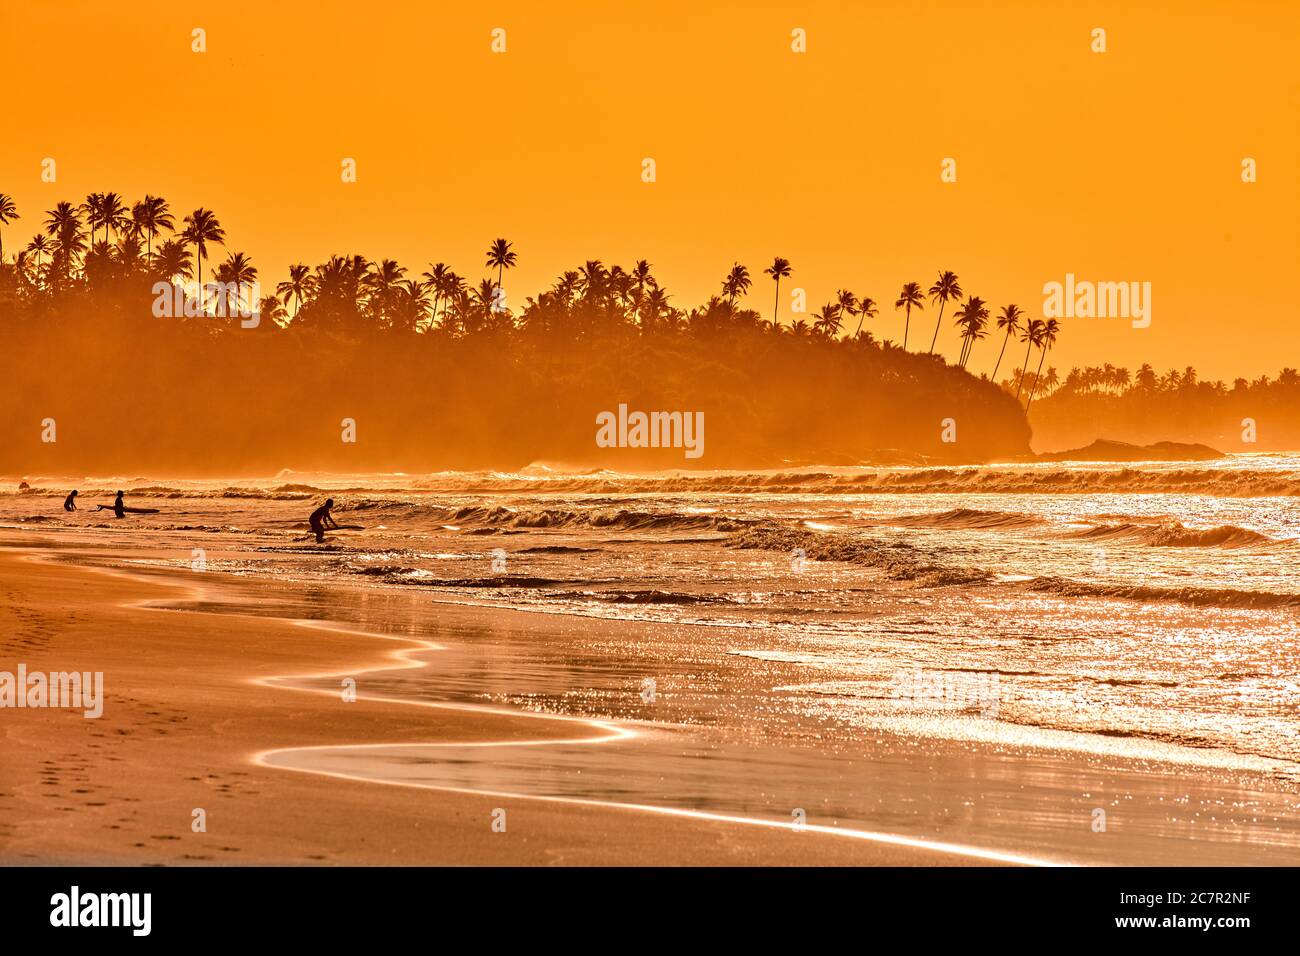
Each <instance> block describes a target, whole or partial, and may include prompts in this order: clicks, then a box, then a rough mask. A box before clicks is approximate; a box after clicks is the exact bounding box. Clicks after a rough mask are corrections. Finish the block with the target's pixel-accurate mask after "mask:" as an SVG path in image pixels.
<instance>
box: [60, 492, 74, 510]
mask: <svg viewBox="0 0 1300 956" xmlns="http://www.w3.org/2000/svg"><path fill="white" fill-rule="evenodd" d="M63 510H64V511H76V510H77V489H76V488H73V489H72V494H70V495H68V497H66V498H64V499H63Z"/></svg>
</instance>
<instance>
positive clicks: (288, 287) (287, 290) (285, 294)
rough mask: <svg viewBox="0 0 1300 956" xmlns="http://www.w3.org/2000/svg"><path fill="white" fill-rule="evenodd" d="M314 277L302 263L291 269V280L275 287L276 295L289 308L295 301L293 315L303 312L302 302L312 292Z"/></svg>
mask: <svg viewBox="0 0 1300 956" xmlns="http://www.w3.org/2000/svg"><path fill="white" fill-rule="evenodd" d="M311 286H312V276H311V270H310V269H308V268H307V267H306V266H305V265H303V264H302V263H299V264H298V265H296V266H290V267H289V278H288V279H286V280H285V281H284V282H281V283H280V284H279V285H277V286H276V287H275V294H276V295H278V296H279V297H280V299H281V301H283V302H284V304H285V305H286V306H287V305H288V304H289V300H290V299H293V300H294V303H295V304H294V309H293V314H294V315H295V316H297V315H298V313H299V312H301V311H302V300H303V299H305V298H306V297H307V296H308V295H309V294H310V292H311Z"/></svg>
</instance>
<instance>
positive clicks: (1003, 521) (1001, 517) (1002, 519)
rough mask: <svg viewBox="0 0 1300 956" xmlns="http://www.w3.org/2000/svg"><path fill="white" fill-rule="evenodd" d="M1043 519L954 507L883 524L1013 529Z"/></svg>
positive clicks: (1034, 523)
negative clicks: (949, 509)
mask: <svg viewBox="0 0 1300 956" xmlns="http://www.w3.org/2000/svg"><path fill="white" fill-rule="evenodd" d="M1044 520H1045V519H1043V518H1040V517H1038V516H1037V515H1027V514H1022V513H1020V512H1015V511H979V510H977V509H974V508H954V509H952V510H951V511H941V512H938V513H936V514H920V515H906V516H904V517H901V518H891V519H889V520H888V521H885V522H881V523H884V524H890V525H894V526H896V527H900V528H954V529H966V530H973V531H1014V530H1016V529H1018V528H1032V527H1034V526H1036V525H1041V524H1043V522H1044Z"/></svg>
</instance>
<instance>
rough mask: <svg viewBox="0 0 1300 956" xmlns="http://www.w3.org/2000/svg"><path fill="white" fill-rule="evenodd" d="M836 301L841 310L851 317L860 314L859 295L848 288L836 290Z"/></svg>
mask: <svg viewBox="0 0 1300 956" xmlns="http://www.w3.org/2000/svg"><path fill="white" fill-rule="evenodd" d="M835 302H836V304H837V305H839V307H840V311H841V312H842V313H843V314H844V315H846V316H848V317H849V318H850V319H851V318H853V317H854V316H855V315H857V314H858V297H857V296H856V295H854V294H853V293H852V292H850V291H849V290H848V289H836V290H835Z"/></svg>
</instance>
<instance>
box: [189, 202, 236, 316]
mask: <svg viewBox="0 0 1300 956" xmlns="http://www.w3.org/2000/svg"><path fill="white" fill-rule="evenodd" d="M181 239H182V240H184V241H185V242H186V243H188V244H189V245H191V246H193V247H194V252H195V262H196V263H197V264H198V283H199V312H201V313H203V314H206V310H207V306H206V304H205V303H204V301H203V256H204V254H205V253H206V252H207V251H208V243H209V242H218V243H224V242H225V241H226V232H225V230H224V229H222V228H221V223H220V222H218V221H217V215H216V213H214V212H213V211H212V210H211V209H204V208H203V207H202V206H200V207H199V208H198V209H196V210H194V211H193V212H192V213H190V214H189V215H188V216H186V217H185V231H184V232H183V233H182V234H181Z"/></svg>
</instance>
